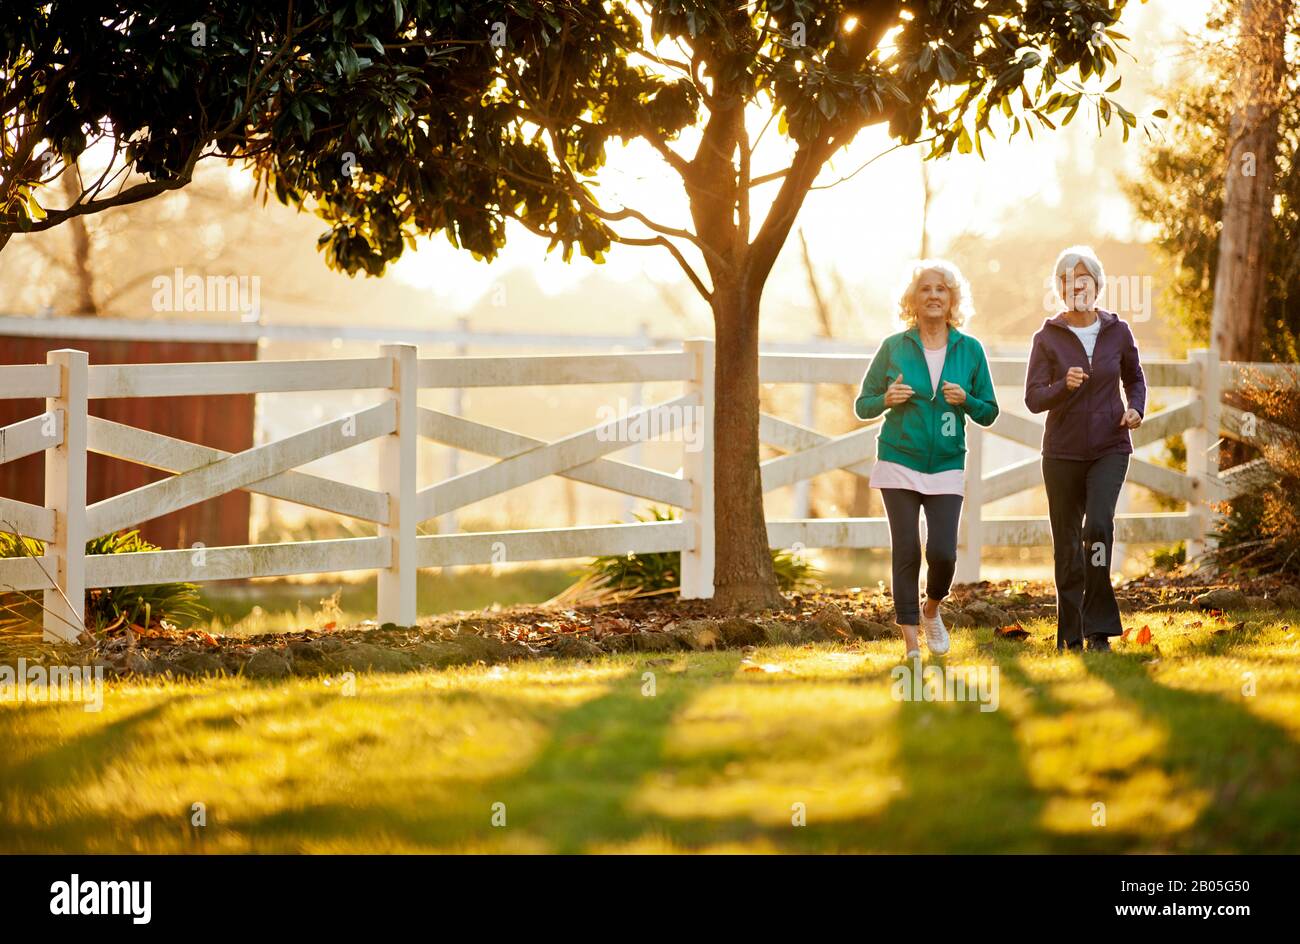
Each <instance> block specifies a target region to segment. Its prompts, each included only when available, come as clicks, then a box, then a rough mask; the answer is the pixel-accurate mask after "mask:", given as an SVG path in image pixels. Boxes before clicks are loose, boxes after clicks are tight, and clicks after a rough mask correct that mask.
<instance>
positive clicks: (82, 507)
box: [0, 339, 1269, 639]
mask: <svg viewBox="0 0 1300 944" xmlns="http://www.w3.org/2000/svg"><path fill="white" fill-rule="evenodd" d="M867 363H868V359H867V358H865V357H862V356H861V355H828V354H762V355H760V367H759V372H760V379H761V380H762V381H763V382H765V383H793V384H821V383H827V384H848V385H855V384H857V383H859V382H860V380H861V378H862V375H863V373H864V372H865V370H866V367H867ZM991 366H992V371H993V380H994V383H995V384H996V385H998V386H1003V387H1022V386H1023V383H1024V373H1025V365H1024V361H1023V359H1018V358H1016V359H1013V358H994V359H993V360H992V364H991ZM1144 366H1145V368H1146V373H1147V381H1148V385H1149V386H1150V387H1152V388H1158V387H1167V388H1177V389H1181V390H1184V391H1186V392H1187V396H1186V398H1185V399H1182V400H1179V401H1178V402H1176V403H1175V404H1174V405H1173V406H1170V407H1167V408H1165V409H1163V410H1161V411H1160V412H1158V413H1154V414H1152V415H1150V416H1148V417H1147V418H1146V421H1145V422H1144V423H1143V425H1142V426H1141V428H1139V429H1138V430H1136V431H1135V432H1134V434H1133V440H1134V445H1135V446H1137V447H1141V446H1143V445H1146V444H1148V443H1152V442H1155V441H1157V440H1160V439H1163V438H1164V437H1165V436H1168V435H1170V434H1173V433H1178V432H1186V433H1187V445H1188V454H1189V456H1192V457H1206V460H1207V461H1206V462H1200V461H1199V460H1197V461H1194V462H1193V463H1191V464H1190V466H1189V473H1188V474H1182V473H1179V472H1176V471H1173V470H1170V469H1167V468H1164V467H1162V466H1158V465H1154V464H1152V463H1150V462H1147V461H1144V460H1141V459H1137V458H1134V460H1133V461H1132V463H1131V464H1130V466H1129V481H1131V482H1135V483H1137V484H1139V485H1143V486H1145V487H1147V488H1150V489H1152V490H1154V491H1156V492H1158V493H1160V494H1163V495H1167V496H1170V497H1173V498H1175V499H1178V500H1180V501H1183V502H1186V504H1187V510H1186V511H1182V512H1172V513H1165V514H1143V515H1133V516H1121V517H1120V518H1119V519H1118V520H1117V540H1119V541H1125V542H1172V541H1177V540H1182V539H1185V540H1187V541H1188V545H1189V553H1193V554H1194V553H1196V552H1197V551H1198V550H1200V549H1202V548H1203V547H1204V546H1205V542H1206V541H1207V539H1208V536H1209V534H1210V532H1211V530H1212V524H1213V521H1212V512H1211V508H1210V503H1211V502H1213V501H1218V500H1221V499H1223V498H1224V497H1228V496H1231V495H1233V494H1237V493H1239V492H1240V491H1243V490H1245V489H1247V488H1250V487H1255V485H1257V484H1258V483H1259V482H1260V481H1263V480H1265V479H1266V477H1267V476H1268V475H1269V472H1268V469H1267V467H1266V466H1265V465H1263V463H1262V462H1260V461H1257V462H1254V463H1249V464H1247V465H1245V466H1241V467H1239V468H1237V469H1233V470H1230V471H1229V472H1227V473H1225V474H1223V475H1220V474H1219V472H1218V469H1217V467H1216V468H1211V465H1210V464H1209V461H1208V457H1210V456H1212V455H1216V454H1217V452H1216V451H1215V450H1214V449H1212V448H1211V446H1212V444H1214V443H1217V442H1218V438H1219V434H1220V432H1222V433H1223V434H1224V435H1228V436H1237V437H1240V436H1242V427H1243V417H1242V416H1241V414H1239V413H1238V412H1237V411H1234V410H1232V409H1231V408H1230V407H1226V406H1223V405H1221V403H1220V390H1221V389H1223V388H1225V387H1231V386H1232V385H1234V384H1235V383H1236V382H1237V378H1238V375H1239V367H1238V366H1237V365H1227V364H1225V365H1222V367H1221V366H1220V365H1219V364H1218V363H1217V361H1215V360H1214V359H1213V358H1212V356H1211V355H1210V354H1208V353H1206V352H1198V353H1196V354H1194V355H1193V356H1192V357H1191V358H1190V359H1189V360H1187V361H1149V362H1146V363H1145V364H1144ZM660 382H680V383H681V384H682V393H681V395H680V396H678V397H675V398H673V399H670V400H667V401H664V402H661V403H658V404H654V405H649V406H644V407H634V408H633V409H632V410H631V411H630V412H629V414H628V415H626V416H623V417H619V418H617V419H615V420H612V421H609V422H605V423H601V424H598V425H595V426H591V427H589V428H586V429H583V430H580V431H578V432H575V433H573V434H571V435H568V436H566V437H564V438H562V439H559V440H556V441H554V442H544V441H541V440H538V439H535V438H533V437H531V436H529V435H527V434H526V433H524V432H522V431H515V430H509V429H503V428H500V427H495V426H489V425H485V424H482V423H477V422H474V421H472V420H469V419H465V418H462V417H459V416H455V415H452V414H449V413H443V412H439V411H436V410H430V409H426V408H423V407H420V406H419V405H418V403H417V399H416V397H417V392H418V391H419V390H421V389H432V388H443V389H463V388H469V387H523V386H538V385H561V384H564V385H568V384H609V383H618V384H626V383H660ZM361 389H377V390H380V391H383V392H384V398H383V400H382V402H380V403H379V404H378V405H375V406H372V407H369V408H366V409H363V410H361V411H359V412H354V413H349V414H348V415H345V416H341V417H338V418H336V419H334V420H332V421H330V422H328V423H324V424H321V425H319V426H316V427H314V428H312V429H308V430H305V431H303V432H300V433H296V434H294V435H291V436H287V437H285V438H283V439H280V440H277V441H275V442H270V443H266V444H263V445H259V446H255V447H253V448H250V449H248V450H245V451H243V452H240V453H236V454H230V453H226V452H223V451H221V450H217V449H213V448H210V447H207V446H201V445H198V444H195V443H190V442H186V441H183V440H179V439H172V438H170V437H166V436H161V435H159V434H157V433H152V432H149V431H147V430H142V429H136V428H134V427H130V426H125V425H121V424H118V423H113V422H109V421H107V420H103V419H99V418H97V417H94V416H90V415H89V411H88V404H89V401H90V400H94V399H108V398H122V397H145V396H209V395H220V394H250V393H251V394H257V393H272V392H287V391H325V390H361ZM17 397H45V398H46V411H45V413H44V414H42V415H40V416H36V417H32V418H31V419H27V420H24V421H22V422H19V423H14V424H12V425H10V426H7V427H5V428H3V429H0V462H7V461H10V460H12V459H17V458H20V457H22V456H25V455H30V454H32V453H35V452H38V451H45V453H46V457H45V469H46V471H45V503H44V505H43V506H36V505H31V504H27V503H24V502H18V501H15V500H12V499H6V498H0V522H2V523H0V528H3V529H4V530H6V531H15V532H18V533H21V534H24V535H25V536H27V537H30V538H35V539H38V540H40V541H43V542H45V552H44V555H43V556H42V557H40V558H14V559H6V560H0V589H17V590H25V591H37V590H39V591H43V592H44V600H45V606H46V616H45V631H46V634H47V636H49V637H51V638H59V639H70V638H75V635H76V633H77V629H76V627H77V625H78V624H79V623H80V619H81V614H80V612H79V609H80V601H81V600H82V598H83V595H84V593H85V590H86V588H94V587H111V586H130V585H137V584H150V583H160V582H169V581H196V582H203V581H211V580H227V579H233V578H247V577H269V576H283V575H290V574H312V573H324V572H337V571H353V570H376V571H378V573H379V596H378V614H377V615H378V619H379V620H380V621H381V622H387V621H392V622H395V623H399V624H410V623H413V622H414V621H415V619H416V582H415V578H416V572H417V570H418V569H419V568H422V567H443V566H454V565H464V564H486V563H492V562H497V561H501V560H507V561H511V562H518V561H535V560H555V559H567V558H575V557H588V556H593V555H599V554H626V553H651V552H658V551H681V552H682V577H681V579H682V592H683V594H684V595H685V596H687V597H691V598H706V597H709V596H711V595H712V593H713V558H714V540H715V537H714V526H713V487H712V486H713V462H714V450H713V435H712V424H713V342H712V341H711V340H698V339H697V340H688V341H686V342H685V343H684V344H683V346H682V349H681V350H680V351H651V352H630V353H619V354H583V355H566V356H551V355H542V356H491V357H443V358H419V357H418V356H417V351H416V348H415V346H413V345H409V344H389V345H384V346H382V347H381V348H380V353H379V356H378V357H369V358H346V359H344V358H336V359H329V360H297V361H265V360H263V361H248V362H228V363H199V364H193V363H188V364H127V365H116V364H115V365H91V364H89V363H88V358H87V355H86V354H85V353H83V352H80V351H74V350H60V351H52V352H50V354H49V355H48V358H47V363H45V364H36V365H22V366H5V367H0V398H17ZM1005 399H1009V397H1008V398H1005ZM642 421H644V422H645V423H647V424H648V425H649V427H650V428H652V429H657V430H658V431H659V432H660V433H663V432H667V431H671V430H674V429H675V428H676V427H678V426H679V425H680V424H682V423H697V424H699V427H698V428H697V429H695V430H693V431H692V432H693V437H692V438H695V437H698V440H697V441H698V442H699V443H700V445H701V448H699V449H687V450H686V451H685V453H684V455H685V461H684V465H683V469H682V471H681V472H680V474H677V475H672V474H668V473H665V472H660V471H657V470H654V469H650V468H646V467H644V466H641V465H637V464H633V463H629V462H623V461H617V460H614V459H610V458H607V456H608V455H609V454H611V453H615V452H620V451H623V450H626V449H628V448H629V447H630V446H631V445H632V443H631V442H629V441H628V439H627V438H626V437H625V436H624V435H623V433H624V431H625V430H626V429H627V428H629V427H631V428H635V425H634V424H636V423H638V422H642ZM624 424H628V425H627V426H625V425H624ZM878 428H879V424H878V422H877V423H872V424H869V425H865V426H863V427H861V428H859V429H856V430H854V431H852V432H850V433H847V434H845V435H842V436H827V435H825V434H823V433H820V432H817V431H816V430H814V429H812V428H810V427H809V426H808V425H800V424H796V423H792V422H789V421H787V420H783V419H780V418H778V417H775V416H771V415H768V414H763V415H762V417H761V420H760V428H759V435H760V437H761V439H762V440H763V441H764V442H765V443H767V444H769V445H771V446H772V447H774V448H775V449H776V450H778V451H780V452H781V453H782V455H780V456H778V457H776V458H773V459H770V460H768V461H766V462H764V463H763V466H762V480H763V490H764V492H769V491H772V490H774V489H778V488H782V487H785V486H790V485H795V484H796V483H799V482H802V481H805V480H807V479H810V478H812V477H814V476H816V475H820V474H822V473H824V472H829V471H832V470H835V469H845V470H847V471H849V472H850V473H852V474H854V475H859V476H867V475H869V474H870V469H871V464H872V460H873V457H874V454H875V440H876V434H877V431H878ZM1211 431H1213V433H1214V435H1213V436H1212V435H1211ZM1041 436H1042V426H1041V424H1039V423H1037V422H1035V421H1033V420H1031V419H1028V418H1026V417H1023V416H1019V415H1016V414H1014V413H1011V412H1006V411H1004V412H1003V413H1002V415H1001V416H1000V417H999V419H998V421H997V423H996V424H995V425H994V426H993V427H992V428H991V429H990V430H989V431H983V430H981V429H979V428H978V427H973V426H972V427H970V429H969V432H968V445H969V448H970V451H971V454H970V460H969V462H968V468H970V469H981V468H983V460H982V456H983V451H984V450H985V449H987V448H990V445H989V443H990V442H991V440H990V437H1002V438H1005V439H1008V440H1011V441H1012V442H1016V443H1020V444H1022V445H1025V446H1029V447H1032V448H1035V449H1037V448H1038V446H1039V444H1040V441H1041ZM420 437H425V438H428V439H431V440H434V441H437V442H440V443H443V444H445V445H448V446H451V447H452V448H455V449H461V450H466V451H470V452H474V453H477V454H479V455H483V456H488V457H491V458H494V459H496V460H498V461H496V462H495V463H493V464H490V465H488V466H486V467H483V468H480V469H475V470H472V471H469V472H465V473H461V474H457V475H451V476H449V477H447V478H444V479H442V480H441V481H436V482H433V483H431V484H427V485H423V486H422V485H421V483H420V482H419V481H418V480H417V468H416V454H417V452H416V446H417V442H418V439H419V438H420ZM375 439H378V440H380V443H381V457H380V471H381V486H380V488H379V489H369V488H363V487H361V486H358V485H354V484H349V483H345V482H339V481H334V480H331V479H326V478H323V477H320V476H317V475H312V474H308V473H305V472H301V471H295V470H296V469H297V468H298V467H299V466H302V465H304V464H306V463H309V462H312V461H315V460H317V459H320V458H322V457H324V456H327V455H331V454H333V453H336V452H339V451H341V450H344V449H348V448H351V447H353V446H355V445H358V444H360V443H363V442H367V441H370V440H375ZM88 452H96V453H101V454H104V455H109V456H114V457H116V458H119V459H123V460H127V461H131V462H137V463H140V464H143V465H146V466H149V467H151V468H155V469H160V470H163V471H166V472H169V473H171V476H170V477H169V478H165V479H163V480H161V481H158V482H154V483H151V484H149V485H145V486H142V487H140V488H137V489H134V490H132V491H129V492H126V493H123V494H120V495H115V496H113V497H111V498H108V499H106V500H104V501H100V502H96V503H95V504H93V505H89V506H87V504H86V456H87V453H88ZM551 475H559V476H563V477H566V478H570V479H573V480H576V481H579V482H585V483H588V484H591V485H597V486H600V487H603V488H607V489H612V490H614V491H617V492H621V493H624V494H627V495H633V496H637V497H639V498H643V499H648V500H650V501H652V502H656V503H659V504H663V505H669V506H674V507H676V508H679V509H681V512H682V517H681V520H677V521H662V522H638V523H633V524H616V525H599V526H591V527H571V528H555V529H545V530H516V531H495V532H475V533H450V534H435V535H422V534H419V533H418V532H417V527H418V526H419V525H420V523H421V522H425V521H428V520H429V519H431V518H435V517H438V516H443V515H446V514H448V513H449V512H452V511H454V510H455V509H458V508H461V507H464V506H466V505H469V504H471V503H474V502H478V501H482V500H484V499H488V498H492V497H493V496H496V495H500V494H502V493H504V492H507V491H509V490H511V489H514V488H518V487H520V486H522V485H526V484H528V483H530V482H533V481H536V480H538V479H541V478H545V477H547V476H551ZM1039 481H1040V475H1039V471H1038V460H1037V459H1036V458H1033V459H1027V460H1024V461H1021V462H1016V463H1012V464H1010V465H1007V466H1005V467H1003V468H1000V469H998V470H997V471H995V472H993V473H992V474H989V475H969V476H968V483H967V502H966V512H965V514H964V515H963V526H962V538H961V548H960V552H959V579H961V580H976V579H979V569H980V565H979V561H980V554H981V550H982V548H984V547H989V546H1005V545H1011V546H1045V545H1050V530H1049V527H1048V523H1047V519H1046V518H1042V517H1024V518H990V517H987V516H985V514H984V510H983V506H984V505H985V504H986V503H989V502H992V501H996V500H997V499H1000V498H1003V497H1006V496H1008V495H1011V494H1014V493H1016V492H1019V491H1023V490H1025V489H1029V488H1032V487H1034V486H1035V485H1036V484H1038V482H1039ZM235 489H245V490H248V491H250V492H255V493H258V494H261V495H266V496H270V497H273V498H278V499H284V500H287V501H292V502H297V503H299V504H302V505H306V506H310V507H312V508H316V509H320V510H323V511H327V512H332V513H335V514H340V515H346V516H349V517H351V518H355V519H358V520H361V521H368V522H373V523H375V524H376V525H377V528H378V535H377V536H375V537H363V538H348V539H341V540H328V541H299V542H291V543H284V544H261V545H245V546H238V547H208V548H202V547H199V548H183V549H175V550H160V551H152V552H146V553H135V554H116V555H103V556H99V555H93V556H86V555H85V554H84V553H83V550H84V546H85V542H86V540H87V539H88V538H91V537H94V536H97V535H101V534H107V533H110V532H113V531H116V530H118V529H121V528H125V527H130V526H134V525H137V524H139V523H141V522H143V521H148V520H149V519H151V518H155V517H158V516H160V515H163V514H167V513H168V512H172V511H175V510H177V509H180V508H184V507H187V506H189V505H193V504H195V503H197V502H200V501H204V500H207V499H210V498H214V497H216V496H218V495H222V494H224V493H226V492H230V491H233V490H235ZM768 536H769V540H770V541H771V544H772V546H774V547H787V548H789V547H803V548H871V547H888V544H889V532H888V527H887V523H886V522H885V520H884V519H882V518H858V519H853V518H844V519H806V518H797V519H787V520H769V522H768Z"/></svg>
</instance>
